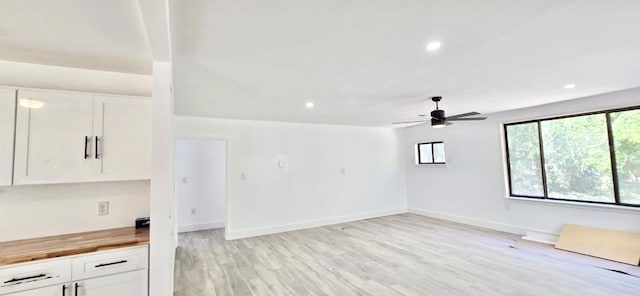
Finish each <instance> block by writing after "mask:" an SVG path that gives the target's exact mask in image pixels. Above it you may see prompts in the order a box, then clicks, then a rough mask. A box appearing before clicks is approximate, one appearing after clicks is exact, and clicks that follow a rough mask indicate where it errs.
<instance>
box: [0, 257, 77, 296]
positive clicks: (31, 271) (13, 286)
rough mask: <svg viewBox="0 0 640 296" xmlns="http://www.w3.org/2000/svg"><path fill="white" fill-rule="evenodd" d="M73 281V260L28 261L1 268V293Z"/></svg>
mask: <svg viewBox="0 0 640 296" xmlns="http://www.w3.org/2000/svg"><path fill="white" fill-rule="evenodd" d="M69 281H71V260H53V261H48V262H40V263H32V264H30V263H28V264H24V265H20V266H15V267H6V268H2V269H0V295H3V294H6V293H13V292H19V291H24V290H29V289H35V288H40V287H46V286H52V285H58V284H60V286H61V287H62V284H63V283H66V282H69Z"/></svg>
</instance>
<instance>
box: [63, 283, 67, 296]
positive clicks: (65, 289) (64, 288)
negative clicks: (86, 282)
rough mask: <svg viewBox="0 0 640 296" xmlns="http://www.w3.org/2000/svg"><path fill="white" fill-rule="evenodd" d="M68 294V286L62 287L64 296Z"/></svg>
mask: <svg viewBox="0 0 640 296" xmlns="http://www.w3.org/2000/svg"><path fill="white" fill-rule="evenodd" d="M66 293H67V285H62V296H65V295H66Z"/></svg>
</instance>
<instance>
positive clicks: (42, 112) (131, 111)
mask: <svg viewBox="0 0 640 296" xmlns="http://www.w3.org/2000/svg"><path fill="white" fill-rule="evenodd" d="M150 109H151V106H150V103H149V101H148V100H144V99H139V98H130V97H119V96H100V95H93V94H84V93H75V92H62V91H44V90H22V89H20V90H19V91H18V107H17V112H16V129H15V130H16V133H15V135H16V139H15V160H14V164H15V166H14V170H13V184H14V185H22V184H51V183H72V182H91V181H115V180H141V179H149V176H150V157H151V153H150V152H151V149H150V142H151V127H150V124H151V112H150Z"/></svg>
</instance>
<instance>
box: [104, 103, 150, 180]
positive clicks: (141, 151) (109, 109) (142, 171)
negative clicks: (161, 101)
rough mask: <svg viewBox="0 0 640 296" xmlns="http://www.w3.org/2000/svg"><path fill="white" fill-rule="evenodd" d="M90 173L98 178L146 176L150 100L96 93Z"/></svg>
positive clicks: (143, 177) (147, 172) (148, 149)
mask: <svg viewBox="0 0 640 296" xmlns="http://www.w3.org/2000/svg"><path fill="white" fill-rule="evenodd" d="M93 109H94V113H93V136H94V141H95V146H94V147H97V148H96V149H94V154H93V156H94V159H95V160H96V163H94V166H93V175H94V177H96V178H99V179H100V180H136V179H149V178H150V173H151V104H150V102H149V101H148V100H140V99H134V98H118V97H108V96H104V97H102V96H96V97H95V99H94V101H93Z"/></svg>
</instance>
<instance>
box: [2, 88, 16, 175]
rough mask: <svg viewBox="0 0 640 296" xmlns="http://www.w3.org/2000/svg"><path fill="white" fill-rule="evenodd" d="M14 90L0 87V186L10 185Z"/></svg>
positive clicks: (14, 105) (14, 109)
mask: <svg viewBox="0 0 640 296" xmlns="http://www.w3.org/2000/svg"><path fill="white" fill-rule="evenodd" d="M15 114H16V90H15V89H8V88H0V186H6V185H11V171H12V169H13V130H14V123H15Z"/></svg>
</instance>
